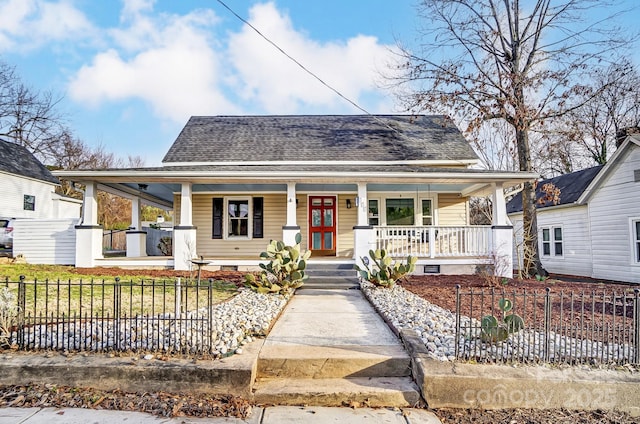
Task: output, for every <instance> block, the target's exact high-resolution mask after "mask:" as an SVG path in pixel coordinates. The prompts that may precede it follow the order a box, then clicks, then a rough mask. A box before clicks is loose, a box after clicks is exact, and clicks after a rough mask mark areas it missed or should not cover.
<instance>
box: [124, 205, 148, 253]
mask: <svg viewBox="0 0 640 424" xmlns="http://www.w3.org/2000/svg"><path fill="white" fill-rule="evenodd" d="M141 206H142V205H141V204H140V198H139V197H134V198H132V199H131V226H130V227H129V228H130V229H129V231H127V257H128V258H137V257H140V256H147V232H146V231H142V212H141Z"/></svg>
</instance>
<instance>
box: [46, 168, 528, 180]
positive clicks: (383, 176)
mask: <svg viewBox="0 0 640 424" xmlns="http://www.w3.org/2000/svg"><path fill="white" fill-rule="evenodd" d="M57 172H58V174H57V175H59V176H61V177H65V178H68V179H72V180H73V181H76V182H83V181H91V180H97V181H103V182H124V181H126V182H131V181H136V182H140V183H143V182H159V181H164V182H168V181H172V182H182V181H191V182H196V181H200V180H208V179H227V180H256V179H257V180H281V179H287V180H313V179H319V178H320V179H326V178H334V179H335V178H338V179H349V181H351V182H353V181H363V182H365V181H368V182H376V181H381V180H398V179H401V180H406V179H411V180H437V181H444V182H478V181H480V182H486V183H489V182H501V181H503V182H504V181H516V182H521V181H530V180H534V179H536V178H537V177H538V175H537V174H535V173H531V172H506V173H503V172H496V173H493V172H489V173H477V174H476V173H465V172H428V173H425V172H388V173H381V172H331V171H327V172H318V171H276V172H264V171H250V172H249V171H242V172H238V171H226V172H221V171H208V172H207V171H197V172H196V171H157V170H154V171H131V170H126V171H117V170H110V171H104V170H103V171H57Z"/></svg>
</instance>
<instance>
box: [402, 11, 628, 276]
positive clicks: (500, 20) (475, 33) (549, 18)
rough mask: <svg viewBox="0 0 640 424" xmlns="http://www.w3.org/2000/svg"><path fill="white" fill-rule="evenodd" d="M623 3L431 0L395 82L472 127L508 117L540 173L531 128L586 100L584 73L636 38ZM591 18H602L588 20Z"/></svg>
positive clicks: (524, 155) (524, 164)
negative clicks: (625, 31)
mask: <svg viewBox="0 0 640 424" xmlns="http://www.w3.org/2000/svg"><path fill="white" fill-rule="evenodd" d="M617 3H618V2H617V1H615V0H612V1H605V0H557V1H552V0H536V1H528V2H524V4H521V2H520V1H519V0H421V2H420V11H421V13H422V16H423V17H424V19H425V20H426V21H427V24H426V25H425V29H424V31H423V33H422V36H423V37H422V39H421V40H422V41H423V42H424V44H423V45H422V46H421V47H422V48H421V49H420V51H419V52H418V53H414V52H412V51H411V50H409V49H407V48H404V47H403V46H399V47H400V49H401V51H402V53H401V55H402V59H403V65H400V67H399V72H398V74H397V75H395V76H394V77H393V78H394V82H395V83H397V84H399V85H401V86H405V87H407V88H408V90H405V93H404V94H400V96H401V100H402V101H403V103H404V105H405V107H406V108H407V110H411V111H414V112H420V111H429V112H437V113H447V114H450V115H453V117H454V118H456V119H457V120H458V121H459V122H464V123H465V124H466V129H467V131H476V130H477V129H478V128H480V127H481V126H482V124H483V123H484V122H487V121H491V120H494V119H499V120H503V121H505V122H506V123H507V124H508V125H509V126H510V127H511V128H512V129H513V134H514V140H515V142H514V143H515V147H516V152H517V157H518V167H519V169H520V170H522V171H532V170H533V166H532V164H533V161H532V149H531V146H530V133H531V132H532V131H534V130H535V129H537V128H538V127H539V126H540V125H541V124H543V123H544V122H546V121H549V120H552V119H556V118H558V117H560V116H563V115H564V114H566V113H568V112H570V111H571V110H573V109H575V108H576V107H578V106H580V104H575V103H573V100H574V98H575V97H576V95H577V94H580V93H582V92H583V91H584V87H583V85H582V84H581V79H583V78H584V74H585V73H586V72H592V71H593V69H595V67H597V66H599V64H600V63H606V62H608V63H612V62H613V61H614V53H615V52H616V51H617V50H618V49H620V48H622V47H624V46H625V43H629V42H630V40H628V39H624V37H623V36H622V35H621V34H622V32H621V31H619V30H618V28H615V27H614V26H612V25H611V23H612V22H611V20H612V19H613V17H614V16H615V12H612V11H613V10H614V9H611V7H614V6H616V4H617ZM603 10H604V13H600V14H598V12H597V11H603ZM594 11H595V13H594ZM586 16H598V19H599V20H598V21H597V22H587V21H586V20H585V17H586ZM626 45H628V44H626ZM602 61H604V62H602ZM522 198H523V216H524V227H525V228H530V231H531V234H530V237H528V238H527V239H526V240H527V243H526V249H527V250H529V251H530V254H527V255H525V258H527V260H526V263H525V264H524V266H525V267H526V268H525V269H526V270H527V271H528V272H529V273H530V274H534V273H540V274H542V273H544V270H543V269H542V265H541V263H540V258H539V254H538V240H537V218H536V208H535V191H534V188H533V185H532V184H531V183H526V184H525V185H524V189H523V196H522Z"/></svg>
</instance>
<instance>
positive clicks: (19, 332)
mask: <svg viewBox="0 0 640 424" xmlns="http://www.w3.org/2000/svg"><path fill="white" fill-rule="evenodd" d="M221 284H222V285H223V284H224V283H222V282H219V281H212V280H208V281H200V282H191V281H187V282H184V281H181V280H180V279H177V280H175V281H154V280H141V281H140V282H133V281H129V282H123V281H120V280H119V279H115V281H113V282H105V281H89V282H86V281H85V282H83V281H78V282H72V281H60V280H58V281H25V280H24V279H21V280H20V281H17V282H10V281H8V280H7V281H4V282H2V283H0V289H4V287H6V288H7V289H5V290H7V291H8V293H9V297H10V299H12V300H13V301H14V302H15V306H14V305H4V307H5V309H7V308H8V309H7V310H12V311H14V313H13V317H11V316H9V317H8V318H7V317H6V315H7V314H3V316H5V318H4V319H5V322H4V325H3V326H2V328H0V330H3V331H2V332H3V333H4V334H3V338H4V342H5V344H9V345H15V346H17V347H18V349H22V350H37V349H50V350H64V351H95V352H106V351H144V352H157V351H161V352H169V353H190V354H191V353H196V354H208V353H212V352H214V351H215V343H216V340H217V334H216V329H215V328H216V327H215V325H214V322H213V317H212V314H211V311H212V306H213V305H214V304H215V303H217V302H218V301H219V300H220V298H223V297H224V298H226V297H228V296H229V294H228V291H229V290H232V289H235V286H233V288H231V287H230V286H224V285H223V286H221ZM225 291H226V292H227V294H226V295H224V294H223V293H224V292H225ZM2 307H3V305H0V308H2Z"/></svg>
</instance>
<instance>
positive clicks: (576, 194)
mask: <svg viewBox="0 0 640 424" xmlns="http://www.w3.org/2000/svg"><path fill="white" fill-rule="evenodd" d="M602 167H603V166H602V165H600V166H594V167H593V168H587V169H583V170H581V171H576V172H572V173H570V174H564V175H560V176H557V177H553V178H549V179H546V180H542V181H539V182H538V184H537V186H536V208H537V209H542V208H547V207H551V206H560V205H570V204H573V203H576V202H577V201H578V199H579V198H580V196H581V195H582V193H584V191H585V190H586V188H587V187H588V186H589V184H590V183H591V181H592V180H593V179H594V178H595V177H596V175H598V173H599V172H600V170H601V169H602ZM548 183H552V184H553V185H554V186H555V187H557V188H558V189H560V201H559V202H558V203H553V201H551V200H547V199H545V195H546V194H545V193H544V192H543V191H542V190H543V188H544V186H545V184H548ZM521 211H522V192H520V193H518V194H516V195H515V196H514V197H513V198H512V199H511V200H509V202H507V213H508V214H510V213H516V212H521Z"/></svg>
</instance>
